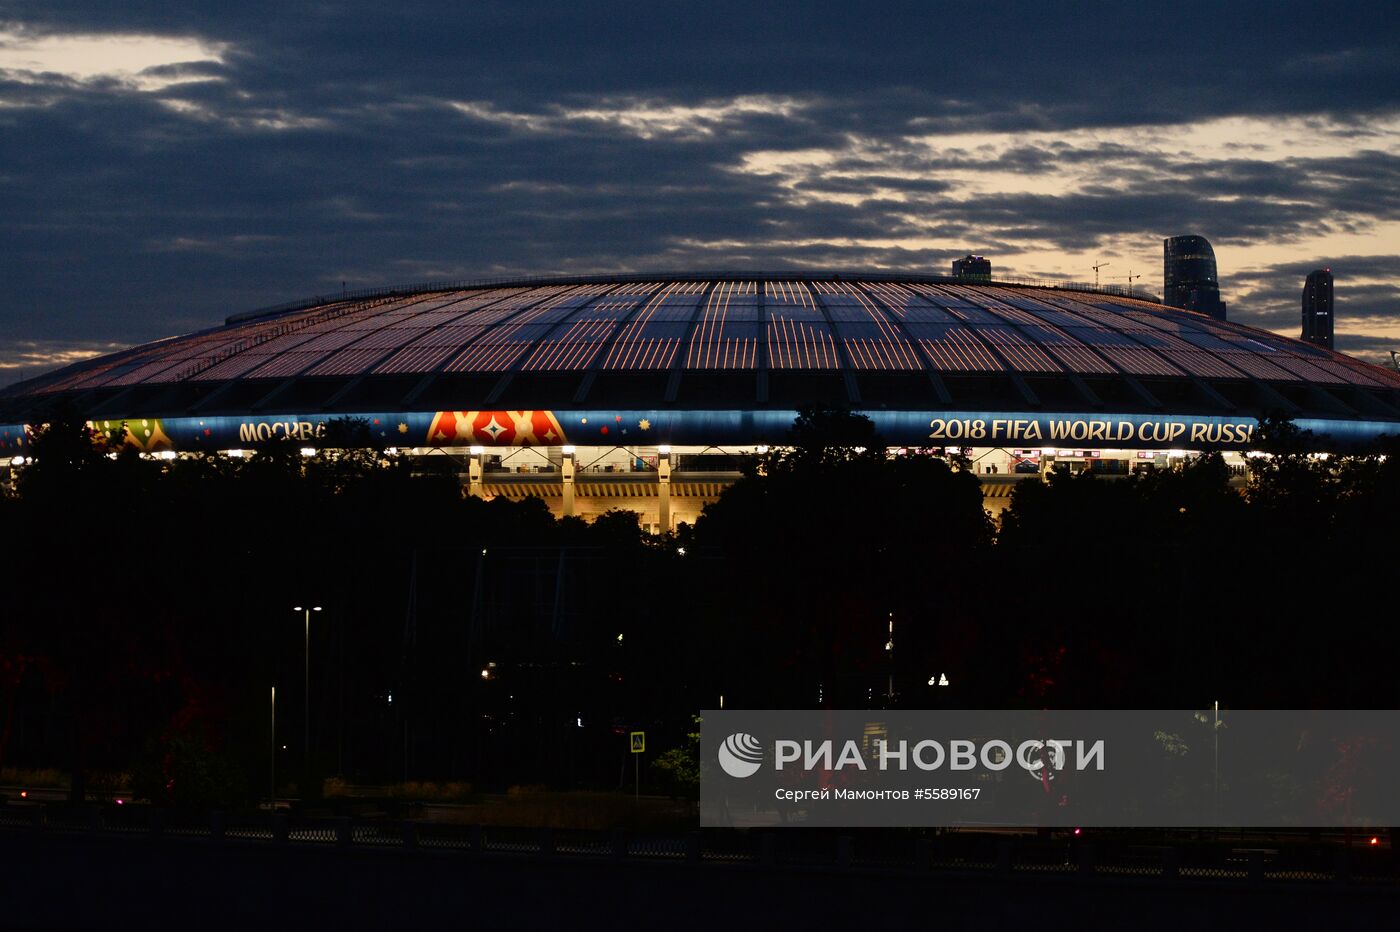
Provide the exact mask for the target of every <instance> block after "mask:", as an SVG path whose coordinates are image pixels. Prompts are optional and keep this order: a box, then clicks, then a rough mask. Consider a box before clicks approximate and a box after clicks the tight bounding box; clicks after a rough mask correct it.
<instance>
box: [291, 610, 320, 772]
mask: <svg viewBox="0 0 1400 932" xmlns="http://www.w3.org/2000/svg"><path fill="white" fill-rule="evenodd" d="M320 610H321V606H319V605H310V606H307V607H306V608H302V607H301V606H300V605H298V606H296V607H294V608H293V609H292V611H294V612H301V613H302V614H303V615H305V617H306V670H305V679H306V697H305V698H306V701H305V704H304V705H303V707H302V710H303V713H304V714H305V716H306V734H305V737H304V740H305V743H304V744H303V745H302V762H303V767H304V768H305V770H306V774H305V776H304V777H303V779H304V780H310V779H311V613H312V612H319V611H320ZM306 792H307V790H306V788H305V787H303V788H302V794H303V796H304V795H305V794H306Z"/></svg>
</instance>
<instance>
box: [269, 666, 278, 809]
mask: <svg viewBox="0 0 1400 932" xmlns="http://www.w3.org/2000/svg"><path fill="white" fill-rule="evenodd" d="M270 713H271V725H272V727H271V728H270V729H269V730H268V746H267V749H268V751H270V752H271V754H270V757H269V759H270V760H271V761H272V763H271V765H269V768H268V781H267V808H268V811H269V812H276V811H277V687H276V686H274V687H272V704H271V706H270Z"/></svg>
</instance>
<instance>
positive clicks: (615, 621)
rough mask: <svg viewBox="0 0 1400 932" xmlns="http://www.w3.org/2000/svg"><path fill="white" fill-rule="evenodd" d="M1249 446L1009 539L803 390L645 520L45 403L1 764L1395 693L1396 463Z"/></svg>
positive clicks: (1076, 506)
mask: <svg viewBox="0 0 1400 932" xmlns="http://www.w3.org/2000/svg"><path fill="white" fill-rule="evenodd" d="M343 429H346V430H353V429H354V425H344V426H343ZM1264 438H1265V442H1266V443H1272V444H1274V445H1275V455H1272V456H1269V457H1259V458H1254V459H1251V460H1250V471H1249V476H1248V480H1247V484H1246V487H1245V488H1244V489H1242V490H1241V489H1236V488H1232V487H1231V484H1230V477H1229V474H1228V471H1227V470H1226V468H1225V467H1224V464H1223V462H1222V461H1221V460H1220V458H1219V457H1217V456H1210V455H1206V456H1202V457H1200V458H1198V459H1195V460H1193V461H1191V462H1190V463H1189V464H1188V465H1186V466H1185V467H1183V468H1181V469H1178V470H1168V471H1156V472H1147V473H1139V474H1135V475H1133V476H1131V477H1124V478H1113V479H1108V478H1096V477H1095V476H1094V475H1093V474H1092V473H1090V474H1086V475H1082V476H1070V475H1064V474H1056V475H1054V476H1052V477H1050V479H1049V481H1048V482H1044V483H1041V482H1035V481H1027V482H1022V483H1019V484H1018V485H1017V487H1016V490H1015V493H1014V495H1013V498H1012V501H1011V504H1010V506H1009V507H1008V509H1007V510H1006V511H1005V513H1004V514H1003V516H1002V519H1001V522H1000V526H997V525H994V523H993V522H992V521H991V520H990V518H989V517H988V515H987V513H986V512H985V511H984V509H983V503H982V495H981V490H980V486H979V483H978V480H977V478H976V476H975V475H974V474H972V473H971V472H970V471H967V470H964V469H961V468H959V464H958V463H957V462H956V460H955V459H951V458H945V457H942V456H935V455H932V454H921V453H919V454H910V455H905V456H898V457H890V456H888V455H886V453H885V447H884V445H883V443H882V442H881V441H880V439H879V438H878V437H877V436H876V435H875V434H874V432H873V429H872V426H871V424H870V422H869V421H867V420H865V419H863V418H859V417H851V416H848V415H845V414H842V413H840V412H833V411H821V410H814V411H808V412H804V414H803V416H802V417H801V418H800V419H799V420H798V422H797V423H796V424H795V425H794V430H793V438H792V445H791V446H790V447H789V448H785V449H781V450H775V451H774V452H772V453H769V454H766V455H764V456H762V457H760V458H758V459H757V460H756V461H755V462H754V463H753V464H752V466H751V467H750V470H749V472H748V474H747V475H746V476H745V477H744V478H743V479H742V480H741V481H740V482H738V483H737V484H736V485H735V486H734V487H733V488H731V489H730V490H729V491H727V492H726V493H725V494H724V496H723V497H722V498H721V499H720V500H719V501H718V502H717V503H715V504H714V505H712V506H710V507H709V508H707V509H706V510H705V513H704V515H703V516H702V518H701V519H700V520H699V521H698V522H697V524H696V525H695V526H693V527H682V528H681V529H680V530H679V531H678V532H677V533H676V534H674V535H667V536H664V537H651V536H648V535H646V534H644V533H643V532H641V530H640V529H639V526H638V523H637V520H636V518H635V516H633V515H629V514H624V513H613V514H609V515H607V516H605V517H604V518H602V519H600V520H598V521H596V522H594V523H593V524H585V523H584V522H582V521H579V520H576V519H563V520H556V519H554V518H553V517H552V516H551V515H550V514H549V512H548V510H547V508H546V507H545V505H544V504H543V502H540V501H538V500H534V499H525V500H523V501H518V502H513V501H507V500H504V499H497V500H493V501H490V502H483V501H480V500H477V499H473V498H470V497H467V496H465V495H464V494H463V490H462V488H461V485H460V482H459V480H458V478H457V476H456V474H455V469H454V470H448V471H445V472H444V473H442V474H440V475H434V474H432V471H431V470H430V469H429V468H428V465H427V464H426V463H425V461H422V460H419V461H410V460H407V459H405V458H402V457H397V456H389V455H387V454H386V453H384V452H383V451H380V450H374V449H356V450H347V451H343V452H335V451H321V452H318V453H317V454H316V455H314V456H304V455H302V453H301V452H300V451H299V450H297V449H296V448H295V447H294V446H272V447H267V448H264V449H260V450H258V451H257V452H256V453H254V454H253V455H251V456H248V457H246V458H243V459H230V458H221V457H180V458H176V459H171V460H159V459H151V458H144V457H140V456H137V455H135V454H134V453H132V452H125V451H123V452H117V453H116V455H112V453H111V452H110V451H108V450H106V449H104V448H103V447H102V446H101V445H100V444H97V443H94V440H93V438H92V437H91V436H90V434H89V432H88V431H87V429H86V428H85V427H84V426H83V425H82V424H81V422H79V421H77V420H75V419H72V418H55V419H53V421H52V423H51V426H50V428H49V429H48V430H47V431H46V432H45V433H44V434H43V435H42V436H41V437H39V438H38V439H36V441H35V443H34V445H33V448H32V451H31V452H32V453H33V457H32V462H31V463H29V464H28V465H26V466H24V467H23V468H22V469H21V470H19V471H18V473H17V476H16V481H15V484H14V487H13V488H12V489H11V490H9V491H8V492H7V494H6V495H5V497H4V498H3V499H0V539H3V548H4V558H3V561H0V716H3V718H0V765H4V766H8V765H25V766H38V765H45V766H58V767H61V768H64V769H69V770H72V771H73V772H74V773H75V774H76V775H78V776H77V778H76V779H77V781H78V782H79V783H80V784H81V780H82V777H81V775H82V774H84V773H87V772H95V771H114V770H120V771H127V772H130V773H131V774H132V777H133V780H134V781H135V782H136V787H135V788H136V789H137V790H138V791H139V792H141V793H143V794H144V795H148V796H151V797H153V798H159V799H164V800H167V801H175V802H180V801H185V802H191V803H193V802H196V801H198V800H201V799H206V798H227V797H230V796H237V795H243V796H251V795H256V794H258V793H264V794H265V793H266V789H265V788H266V786H267V781H268V780H269V773H270V771H271V765H272V764H273V763H274V761H273V760H271V759H270V758H269V755H274V756H275V757H276V764H277V772H278V774H279V777H278V780H279V783H280V784H283V788H284V789H288V787H287V786H286V784H290V783H298V784H299V787H298V789H299V791H302V792H308V793H314V791H315V788H316V786H317V785H319V779H320V777H321V776H324V775H330V774H339V775H341V776H343V777H344V778H345V779H347V780H349V781H350V782H385V781H390V780H398V779H407V778H433V779H458V780H467V781H471V782H473V783H474V784H476V785H477V786H479V787H482V788H492V787H504V786H507V785H510V784H514V783H544V784H549V785H555V786H561V787H567V786H593V787H608V786H615V785H617V784H619V783H620V782H622V780H623V779H624V778H625V776H626V774H628V773H630V761H629V760H628V756H627V749H626V744H625V742H626V733H627V732H628V731H630V730H633V729H637V728H642V729H645V730H647V731H648V732H649V739H648V740H649V743H650V744H651V746H653V747H657V748H664V747H667V746H673V745H676V744H679V743H681V742H682V741H684V736H685V733H686V732H687V731H688V730H690V725H691V716H692V714H693V713H694V711H695V710H697V709H701V708H713V707H717V706H719V705H720V703H721V701H723V704H724V705H725V706H726V707H730V708H741V707H748V708H785V707H798V708H801V707H813V706H816V705H819V704H821V705H829V706H832V707H882V706H889V705H897V706H905V707H914V708H922V707H937V706H940V705H961V706H966V707H999V706H1023V705H1031V706H1060V707H1096V706H1102V707H1121V708H1132V707H1154V706H1155V707H1170V708H1183V707H1184V708H1196V707H1206V706H1207V705H1209V703H1210V702H1212V701H1213V700H1220V701H1221V702H1222V703H1223V704H1226V705H1229V706H1234V707H1251V706H1252V707H1280V708H1287V707H1346V706H1352V707H1373V706H1387V705H1388V704H1389V703H1390V701H1391V700H1390V699H1389V693H1388V692H1387V690H1388V681H1389V669H1388V668H1389V659H1390V658H1391V657H1392V656H1394V654H1395V648H1396V646H1397V645H1396V637H1395V635H1394V634H1393V633H1392V632H1394V631H1395V629H1396V626H1395V625H1393V624H1392V623H1391V622H1390V620H1389V614H1390V609H1389V605H1388V602H1389V592H1388V590H1387V585H1386V584H1387V582H1388V580H1389V578H1390V572H1391V570H1392V567H1393V565H1394V563H1395V560H1394V555H1393V550H1392V546H1391V541H1392V539H1393V532H1392V528H1393V527H1394V522H1395V520H1396V518H1397V517H1400V491H1398V490H1400V483H1397V479H1400V476H1397V470H1398V469H1400V461H1397V459H1396V458H1395V457H1386V456H1384V455H1382V454H1380V453H1379V452H1377V453H1372V454H1366V455H1355V456H1348V457H1340V458H1338V457H1334V458H1320V457H1315V456H1308V455H1304V454H1297V453H1291V452H1287V451H1289V450H1292V449H1297V448H1299V447H1300V446H1301V445H1300V444H1299V443H1298V442H1297V441H1298V438H1297V437H1293V436H1290V435H1289V434H1288V430H1287V428H1286V427H1284V426H1282V425H1267V428H1266V430H1265V432H1264ZM438 460H439V458H436V457H435V458H431V459H430V460H429V461H427V462H428V463H431V462H434V461H438ZM440 461H441V462H443V463H444V464H448V465H450V461H449V460H448V459H447V458H445V457H444V458H440ZM310 606H320V607H321V609H322V610H321V611H320V612H315V613H312V618H311V639H310V669H311V678H310V717H309V724H310V747H309V749H308V748H307V746H306V742H305V739H304V737H303V735H304V734H305V731H306V725H307V722H308V720H307V718H306V715H305V707H304V706H305V702H304V698H303V697H304V695H305V690H306V685H307V683H306V679H305V675H304V665H305V664H306V663H307V652H306V643H305V630H304V626H305V614H304V612H298V611H294V607H301V608H302V609H305V608H307V607H310ZM891 625H892V626H893V628H892V632H891ZM944 681H946V685H941V684H942V683H943V682H944ZM273 686H276V687H277V705H278V712H277V722H278V735H277V741H276V746H275V747H273V746H272V743H271V741H270V734H269V724H270V717H271V709H270V701H271V696H270V692H271V688H272V687H273ZM721 697H722V700H721ZM283 745H286V747H285V748H284V747H283ZM308 750H309V753H308ZM308 765H309V766H308Z"/></svg>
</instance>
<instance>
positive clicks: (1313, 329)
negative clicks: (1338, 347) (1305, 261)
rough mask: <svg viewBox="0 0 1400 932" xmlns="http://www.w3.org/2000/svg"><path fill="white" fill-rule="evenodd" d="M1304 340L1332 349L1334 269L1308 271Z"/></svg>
mask: <svg viewBox="0 0 1400 932" xmlns="http://www.w3.org/2000/svg"><path fill="white" fill-rule="evenodd" d="M1303 341H1304V342H1305V343H1316V344H1317V345H1318V346H1325V347H1327V348H1328V349H1332V270H1331V269H1318V270H1317V271H1316V272H1310V273H1308V280H1307V281H1306V282H1304V283H1303Z"/></svg>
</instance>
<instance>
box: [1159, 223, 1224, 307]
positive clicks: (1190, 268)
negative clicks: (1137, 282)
mask: <svg viewBox="0 0 1400 932" xmlns="http://www.w3.org/2000/svg"><path fill="white" fill-rule="evenodd" d="M1162 300H1163V301H1164V302H1165V303H1166V304H1167V305H1168V306H1170V307H1179V308H1183V309H1185V310H1188V311H1200V312H1201V313H1202V314H1209V315H1210V316H1211V317H1214V318H1215V319H1216V320H1224V319H1225V302H1224V301H1221V300H1220V279H1219V278H1218V277H1217V276H1216V272H1215V250H1214V249H1211V248H1210V241H1209V240H1207V239H1206V238H1205V237H1204V236H1170V237H1167V238H1166V239H1164V240H1162Z"/></svg>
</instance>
